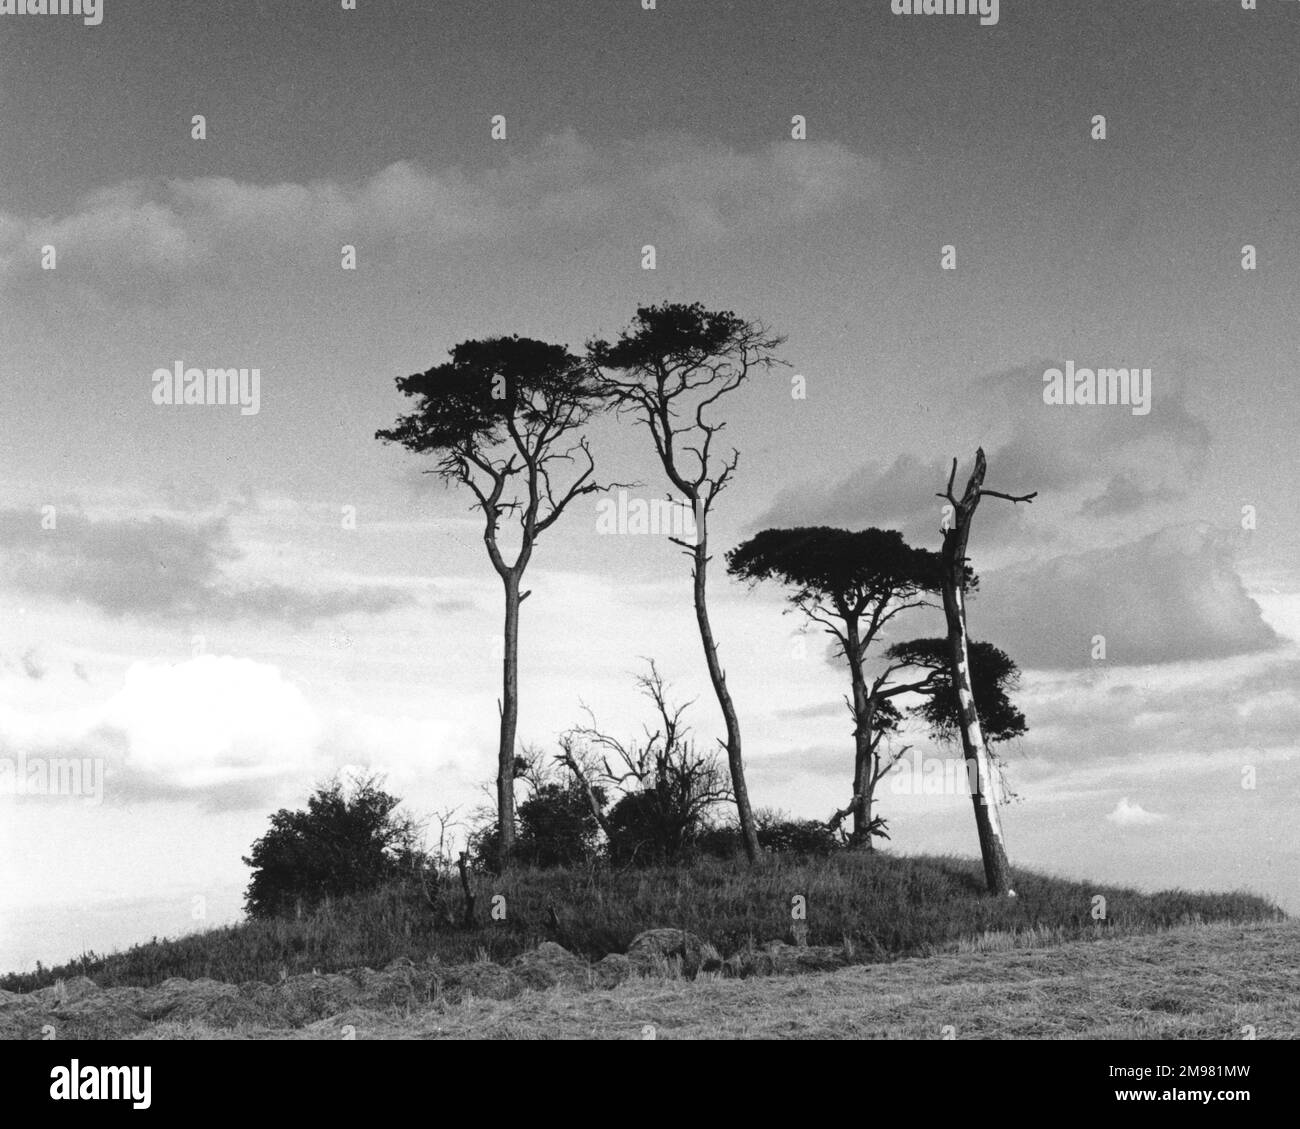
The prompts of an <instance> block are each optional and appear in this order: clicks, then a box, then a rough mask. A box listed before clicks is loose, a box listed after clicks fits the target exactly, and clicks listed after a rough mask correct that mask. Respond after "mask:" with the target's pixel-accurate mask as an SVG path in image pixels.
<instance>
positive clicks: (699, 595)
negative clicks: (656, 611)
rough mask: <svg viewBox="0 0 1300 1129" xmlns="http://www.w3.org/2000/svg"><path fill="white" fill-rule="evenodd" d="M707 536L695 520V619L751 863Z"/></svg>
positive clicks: (750, 833)
mask: <svg viewBox="0 0 1300 1129" xmlns="http://www.w3.org/2000/svg"><path fill="white" fill-rule="evenodd" d="M708 562H709V555H708V537H707V535H706V534H705V531H704V521H703V519H702V518H697V540H696V543H695V567H694V574H695V575H694V579H695V619H696V622H697V623H698V624H699V625H700V641H701V642H702V643H703V644H704V661H705V662H706V663H707V664H708V667H709V680H710V681H711V682H712V683H713V692H714V693H715V694H716V695H717V698H718V705H719V706H720V707H721V709H722V719H723V722H724V723H725V724H726V727H727V764H728V766H729V767H730V769H731V790H732V791H733V792H734V793H735V797H736V812H737V814H738V816H739V817H740V839H741V842H742V843H743V844H744V846H745V857H746V858H747V859H749V861H750V862H754V861H756V860H757V859H758V857H759V855H760V854H762V849H761V848H760V847H759V845H758V829H757V827H756V826H755V824H754V811H753V809H752V808H751V807H750V805H749V789H748V788H746V787H745V762H744V760H743V759H742V758H741V755H740V722H739V720H737V718H736V707H735V705H734V703H733V702H732V700H731V692H730V691H729V690H728V689H727V676H726V675H725V674H724V673H723V670H722V664H721V663H719V662H718V645H717V643H716V642H714V639H713V627H712V626H711V625H710V623H709V608H708V604H707V602H706V599H705V570H706V568H707V567H708Z"/></svg>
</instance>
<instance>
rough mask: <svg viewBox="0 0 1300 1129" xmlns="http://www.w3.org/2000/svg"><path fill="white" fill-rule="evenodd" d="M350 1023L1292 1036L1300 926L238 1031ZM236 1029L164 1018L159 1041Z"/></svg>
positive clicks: (447, 1028)
mask: <svg viewBox="0 0 1300 1129" xmlns="http://www.w3.org/2000/svg"><path fill="white" fill-rule="evenodd" d="M344 1025H348V1026H350V1027H352V1028H353V1029H354V1031H355V1037H356V1038H358V1039H593V1038H594V1039H644V1038H647V1037H653V1038H655V1039H944V1038H952V1039H1075V1038H1086V1039H1226V1040H1239V1039H1244V1038H1247V1037H1253V1038H1256V1039H1295V1038H1300V925H1298V924H1297V923H1295V922H1290V921H1288V922H1284V923H1280V924H1255V925H1192V926H1183V927H1180V928H1177V929H1174V930H1170V931H1167V932H1162V933H1159V934H1156V935H1146V936H1141V935H1133V936H1129V937H1122V938H1115V939H1113V940H1111V941H1108V942H1107V943H1105V944H1101V945H1094V944H1088V943H1086V942H1069V943H1066V944H1063V945H1059V946H1053V947H1051V948H1039V949H1010V950H1005V949H1004V950H1000V951H999V950H998V949H996V948H995V949H993V950H991V951H980V950H979V949H978V947H976V946H968V947H966V948H964V949H963V951H961V952H958V953H952V954H948V955H944V956H936V957H929V958H923V959H914V960H901V961H895V962H893V963H890V964H888V965H882V964H875V965H867V966H859V967H855V968H848V969H842V970H840V971H837V972H825V973H820V974H818V975H815V976H765V977H759V978H755V979H749V980H724V979H721V978H719V977H716V976H712V975H706V976H705V977H703V978H701V979H699V980H696V981H693V982H686V981H681V980H653V979H645V980H632V981H629V982H628V983H626V984H623V985H621V986H619V987H618V988H615V989H613V990H612V991H602V992H581V991H576V990H573V989H567V988H555V989H552V990H550V991H546V992H525V993H524V994H523V995H520V996H518V997H517V998H515V999H511V1000H490V999H482V998H472V999H466V1000H464V1001H462V1002H460V1003H458V1004H454V1005H451V1006H446V1007H436V1008H428V1009H424V1010H417V1011H413V1012H409V1013H407V1014H398V1013H396V1012H391V1011H390V1012H387V1013H377V1012H373V1011H363V1010H358V1011H352V1012H346V1013H344V1014H341V1015H338V1016H335V1017H332V1018H331V1019H329V1020H326V1021H323V1022H319V1023H313V1024H310V1025H307V1026H305V1027H303V1028H301V1029H298V1030H292V1031H289V1030H285V1029H283V1028H265V1027H258V1026H249V1027H246V1028H244V1029H242V1030H239V1031H237V1032H236V1034H237V1035H238V1036H240V1037H244V1038H276V1039H281V1038H295V1039H338V1038H339V1037H340V1032H341V1031H342V1029H343V1027H344ZM648 1027H649V1028H652V1029H653V1030H647V1028H648ZM231 1034H232V1033H231V1032H230V1031H226V1030H216V1031H214V1030H211V1029H209V1028H207V1027H206V1026H205V1025H204V1024H202V1023H164V1024H160V1025H158V1027H157V1028H155V1029H154V1030H153V1031H152V1032H150V1037H154V1038H165V1039H184V1038H207V1037H210V1036H215V1037H220V1038H229V1037H230V1036H231Z"/></svg>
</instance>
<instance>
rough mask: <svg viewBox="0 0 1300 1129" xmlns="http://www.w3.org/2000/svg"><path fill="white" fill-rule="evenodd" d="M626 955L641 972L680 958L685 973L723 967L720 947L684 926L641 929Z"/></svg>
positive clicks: (667, 966)
mask: <svg viewBox="0 0 1300 1129" xmlns="http://www.w3.org/2000/svg"><path fill="white" fill-rule="evenodd" d="M627 955H628V959H629V960H630V961H631V962H632V965H633V967H635V968H636V969H637V970H638V971H641V972H658V971H662V970H665V969H670V968H671V967H672V966H673V965H674V963H675V962H678V961H680V963H681V971H682V975H683V976H689V977H693V976H696V975H698V974H699V973H700V972H714V971H717V970H719V969H721V968H722V960H721V958H720V957H719V956H718V952H717V950H716V949H715V948H714V947H713V946H712V945H710V944H709V943H708V942H707V941H705V940H704V939H703V938H702V937H699V936H697V935H696V934H695V933H691V932H689V931H687V930H685V929H647V930H646V931H645V932H644V933H638V934H637V935H636V936H635V937H634V938H632V943H631V944H630V945H629V946H628V947H627Z"/></svg>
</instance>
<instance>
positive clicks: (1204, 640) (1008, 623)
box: [968, 525, 1280, 669]
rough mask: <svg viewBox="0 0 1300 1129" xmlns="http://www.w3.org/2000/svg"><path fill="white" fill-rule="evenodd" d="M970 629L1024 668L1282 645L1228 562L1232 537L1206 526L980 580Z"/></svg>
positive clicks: (1215, 654)
mask: <svg viewBox="0 0 1300 1129" xmlns="http://www.w3.org/2000/svg"><path fill="white" fill-rule="evenodd" d="M968 615H969V619H970V622H971V630H972V631H973V632H974V633H975V634H976V636H978V637H980V638H985V639H991V640H994V641H996V642H997V644H998V646H1000V647H1002V648H1003V649H1004V650H1006V651H1007V653H1008V654H1010V655H1011V656H1012V657H1013V658H1015V659H1016V661H1017V662H1019V663H1020V665H1021V666H1022V667H1039V668H1045V669H1070V668H1085V667H1090V666H1093V665H1094V662H1095V660H1094V659H1093V658H1092V650H1093V639H1094V637H1095V636H1103V637H1104V639H1105V652H1106V659H1105V661H1106V662H1107V663H1109V664H1111V665H1119V666H1133V665H1141V664H1147V663H1171V662H1183V661H1188V660H1195V659H1222V658H1227V657H1228V656H1231V655H1241V654H1249V653H1252V652H1257V651H1267V650H1271V649H1273V648H1274V647H1276V646H1278V645H1279V642H1280V640H1279V638H1278V636H1277V633H1276V632H1275V631H1274V630H1273V629H1272V628H1271V627H1270V626H1269V625H1268V624H1267V623H1265V622H1264V618H1263V616H1262V614H1261V612H1260V608H1259V605H1258V604H1257V603H1256V602H1255V601H1254V600H1252V599H1251V598H1250V596H1249V595H1247V593H1246V589H1245V587H1244V586H1243V584H1242V582H1241V577H1240V576H1239V575H1238V574H1237V571H1236V568H1235V565H1234V547H1233V541H1232V540H1231V539H1230V538H1229V537H1228V536H1226V535H1224V534H1221V533H1218V532H1216V531H1214V530H1212V529H1210V528H1209V527H1207V526H1204V525H1194V526H1171V527H1169V528H1166V529H1162V530H1160V531H1159V532H1156V533H1153V534H1151V535H1149V536H1147V537H1143V538H1141V539H1140V540H1137V541H1131V542H1128V543H1127V544H1122V545H1118V546H1112V547H1108V548H1104V549H1097V550H1093V551H1091V552H1086V553H1080V554H1077V555H1074V556H1063V557H1057V558H1055V559H1052V560H1049V561H1046V562H1045V563H1041V564H1036V565H1032V566H1029V567H1027V568H1020V569H1001V570H998V571H997V572H995V573H991V574H988V575H987V576H985V577H984V583H983V584H982V586H981V591H980V594H979V595H978V596H977V597H976V598H974V599H973V600H972V601H971V603H970V609H969V612H968Z"/></svg>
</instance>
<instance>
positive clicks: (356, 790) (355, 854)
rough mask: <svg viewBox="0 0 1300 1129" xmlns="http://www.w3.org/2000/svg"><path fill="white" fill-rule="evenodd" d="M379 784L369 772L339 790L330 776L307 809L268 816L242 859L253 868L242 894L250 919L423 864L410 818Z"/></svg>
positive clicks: (358, 888) (373, 884) (377, 882)
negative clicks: (262, 830) (268, 826)
mask: <svg viewBox="0 0 1300 1129" xmlns="http://www.w3.org/2000/svg"><path fill="white" fill-rule="evenodd" d="M380 783H381V781H380V780H379V779H378V778H377V777H369V778H366V779H361V780H357V781H354V782H353V784H352V785H351V787H350V788H346V789H345V787H344V785H343V784H342V783H340V781H339V780H338V779H337V778H336V779H334V780H331V781H329V782H328V783H326V784H323V785H320V786H319V787H318V788H317V789H316V792H315V793H314V794H313V795H312V796H311V797H310V798H309V799H308V801H307V808H306V810H305V811H289V810H288V809H287V808H281V809H280V810H279V811H278V812H276V813H275V814H274V815H273V816H271V829H270V830H269V831H268V832H267V833H266V834H265V835H263V836H262V837H261V838H260V839H258V840H257V841H256V842H255V843H254V844H253V847H252V851H251V853H250V854H249V855H248V856H247V857H246V858H244V859H243V862H244V864H245V865H246V866H250V867H252V868H253V877H252V880H251V881H250V882H249V884H248V890H247V892H246V893H245V895H244V908H245V910H246V911H247V913H248V915H249V917H252V918H270V917H277V916H280V915H283V914H286V913H289V912H291V911H294V910H297V911H299V912H301V911H302V910H304V909H308V908H311V907H313V906H315V905H318V904H319V903H320V902H322V901H324V900H325V899H326V898H330V897H340V896H343V895H348V894H356V893H361V892H364V891H366V890H372V889H375V888H377V887H379V886H382V885H384V884H385V883H386V882H389V881H391V880H393V879H394V878H397V877H398V876H399V875H401V874H403V873H409V871H410V870H412V869H413V868H415V867H417V866H420V865H422V864H423V863H424V862H426V861H427V860H426V859H425V857H424V855H423V853H422V852H421V851H420V850H418V848H417V840H418V828H417V827H416V825H415V823H414V822H413V821H412V820H410V819H409V818H408V817H406V816H403V815H400V814H399V813H398V812H397V810H396V809H397V806H398V805H399V804H400V803H401V801H400V800H399V799H397V797H395V796H390V795H389V794H388V793H387V792H385V791H384V790H383V789H382V788H381V787H380V786H379V785H380Z"/></svg>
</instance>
